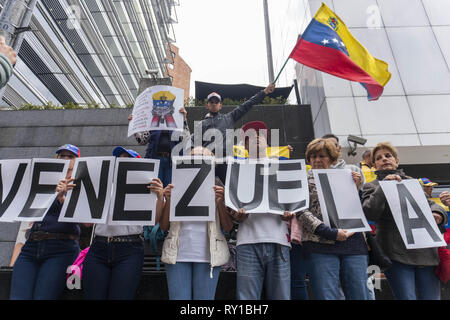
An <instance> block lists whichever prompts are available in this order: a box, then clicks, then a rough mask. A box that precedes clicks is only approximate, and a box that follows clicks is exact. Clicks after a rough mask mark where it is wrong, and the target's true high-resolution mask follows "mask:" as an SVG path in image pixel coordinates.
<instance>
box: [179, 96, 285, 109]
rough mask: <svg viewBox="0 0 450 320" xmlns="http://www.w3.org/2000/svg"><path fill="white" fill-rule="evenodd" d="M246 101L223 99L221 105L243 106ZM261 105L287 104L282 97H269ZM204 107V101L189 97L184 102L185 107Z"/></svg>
mask: <svg viewBox="0 0 450 320" xmlns="http://www.w3.org/2000/svg"><path fill="white" fill-rule="evenodd" d="M246 100H247V99H242V100H233V99H229V98H225V99H223V102H222V104H223V105H224V106H238V105H241V104H243V103H244V102H245V101H246ZM261 104H263V105H280V104H282V105H283V104H288V100H287V99H285V98H283V97H282V96H279V97H277V98H271V97H265V98H264V100H263V102H262V103H261ZM205 105H206V99H205V100H199V99H194V98H193V97H189V98H188V99H186V100H185V101H184V106H185V107H197V106H205Z"/></svg>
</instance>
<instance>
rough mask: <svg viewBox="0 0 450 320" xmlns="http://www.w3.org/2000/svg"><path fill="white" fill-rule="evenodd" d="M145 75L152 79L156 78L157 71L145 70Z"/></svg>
mask: <svg viewBox="0 0 450 320" xmlns="http://www.w3.org/2000/svg"><path fill="white" fill-rule="evenodd" d="M145 73H146V74H148V75H149V76H151V77H153V78H156V77H157V76H158V73H159V71H158V70H157V69H146V70H145Z"/></svg>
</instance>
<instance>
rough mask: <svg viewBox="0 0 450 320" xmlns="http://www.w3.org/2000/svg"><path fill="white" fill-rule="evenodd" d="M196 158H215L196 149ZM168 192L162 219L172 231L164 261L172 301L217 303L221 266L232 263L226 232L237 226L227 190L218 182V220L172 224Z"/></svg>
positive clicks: (216, 191) (164, 249)
mask: <svg viewBox="0 0 450 320" xmlns="http://www.w3.org/2000/svg"><path fill="white" fill-rule="evenodd" d="M191 154H192V155H204V156H208V155H212V154H211V152H210V151H209V150H208V149H206V148H202V147H200V148H195V149H194V150H193V152H191ZM174 187H175V188H176V186H174V185H173V184H169V185H168V186H167V187H166V188H165V189H164V197H165V199H166V204H165V207H164V212H163V215H162V217H161V220H160V222H159V223H160V227H161V229H162V230H163V231H166V230H169V234H168V235H167V237H166V239H165V240H164V244H163V251H162V256H161V261H162V262H164V263H165V264H166V265H165V269H166V275H167V285H168V289H169V299H170V300H213V299H214V296H215V292H216V287H217V282H218V279H219V275H220V266H222V265H224V264H225V263H227V262H228V260H229V257H230V253H229V250H228V245H227V242H226V239H225V237H224V235H223V233H222V229H223V230H224V231H226V232H229V231H230V230H231V228H232V227H233V224H232V220H231V217H230V216H229V214H228V212H227V210H228V209H227V207H226V206H225V201H224V187H223V184H222V183H221V182H220V180H219V179H216V186H214V193H213V190H211V195H210V196H215V201H216V219H215V221H209V222H206V221H202V222H197V221H189V222H188V221H184V222H175V221H172V222H169V215H170V196H171V189H172V188H174Z"/></svg>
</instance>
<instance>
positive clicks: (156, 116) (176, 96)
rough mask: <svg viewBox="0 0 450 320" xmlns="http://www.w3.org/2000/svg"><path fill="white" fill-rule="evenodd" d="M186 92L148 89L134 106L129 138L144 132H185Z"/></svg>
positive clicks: (176, 89) (155, 88) (168, 89)
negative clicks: (181, 111)
mask: <svg viewBox="0 0 450 320" xmlns="http://www.w3.org/2000/svg"><path fill="white" fill-rule="evenodd" d="M183 106H184V90H183V89H179V88H175V87H171V86H153V87H150V88H147V89H146V90H145V91H144V92H142V93H141V94H140V95H139V96H138V97H137V98H136V101H135V103H134V106H133V119H132V120H131V121H130V122H129V124H128V137H130V136H131V135H133V134H135V133H137V132H143V131H150V130H171V131H183V121H184V119H183V115H182V114H181V113H180V112H179V111H180V109H181V108H182V107H183Z"/></svg>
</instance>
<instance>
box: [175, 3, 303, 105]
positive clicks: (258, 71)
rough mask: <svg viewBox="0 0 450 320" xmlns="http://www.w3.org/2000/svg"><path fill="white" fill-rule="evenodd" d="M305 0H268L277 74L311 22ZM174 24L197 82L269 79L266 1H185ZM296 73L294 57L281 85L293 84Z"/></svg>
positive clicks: (261, 82)
mask: <svg viewBox="0 0 450 320" xmlns="http://www.w3.org/2000/svg"><path fill="white" fill-rule="evenodd" d="M303 2H304V1H303V0H268V3H269V20H270V25H271V37H272V53H273V64H274V76H275V77H276V76H277V74H278V72H279V71H280V69H281V67H282V65H283V63H284V62H285V60H286V59H287V58H288V56H289V53H290V52H291V51H292V49H293V48H294V46H295V43H296V40H297V35H298V33H299V32H301V31H302V29H304V28H305V27H306V25H307V24H308V23H309V19H310V16H308V18H307V19H305V13H306V11H305V8H304V5H303ZM176 12H177V16H178V24H175V25H174V30H175V37H176V43H175V45H176V46H178V47H179V48H180V52H179V54H180V56H181V57H182V58H183V59H184V60H185V61H186V62H187V64H188V65H189V66H190V67H191V69H192V74H191V92H190V95H191V96H194V94H195V85H194V83H195V81H204V82H214V83H221V84H238V83H248V84H251V85H257V86H266V85H267V84H268V83H269V76H268V69H267V51H266V38H265V29H264V9H263V0H226V1H225V0H180V6H178V7H176ZM294 75H295V71H294V62H293V61H292V60H291V61H290V62H289V63H288V65H287V66H286V68H285V70H284V71H283V73H282V74H281V76H280V78H279V80H278V82H277V86H278V87H283V86H290V85H291V84H292V83H293V79H294Z"/></svg>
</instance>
